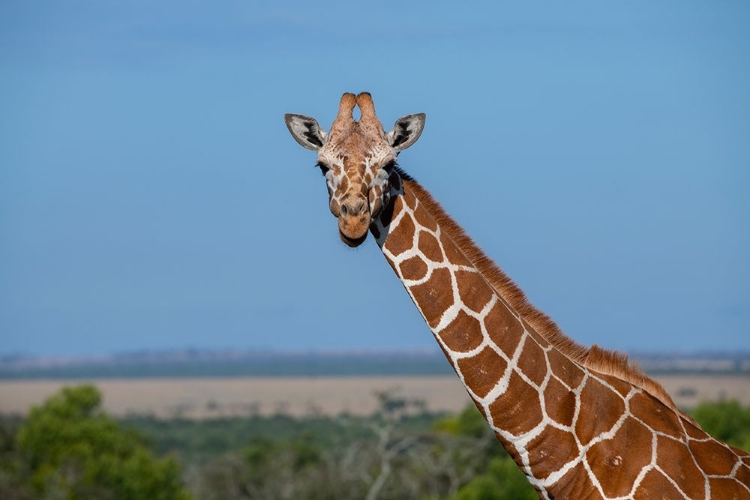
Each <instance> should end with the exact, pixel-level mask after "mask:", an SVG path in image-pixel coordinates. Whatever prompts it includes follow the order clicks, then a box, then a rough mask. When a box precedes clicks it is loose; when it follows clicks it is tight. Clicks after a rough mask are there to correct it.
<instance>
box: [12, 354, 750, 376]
mask: <svg viewBox="0 0 750 500" xmlns="http://www.w3.org/2000/svg"><path fill="white" fill-rule="evenodd" d="M631 357H632V358H633V359H634V360H636V361H637V362H638V364H639V365H640V366H641V367H642V368H643V369H644V370H645V371H646V372H647V373H650V374H653V375H657V374H735V375H736V374H748V375H750V351H747V352H734V353H721V352H711V353H634V354H633V355H632V356H631ZM450 373H452V369H451V368H450V365H449V364H448V362H447V361H446V360H445V358H444V356H443V354H442V353H441V352H440V351H437V350H432V349H423V350H380V351H376V350H362V351H301V352H274V351H253V350H244V351H243V350H204V349H184V350H173V351H138V352H127V353H118V354H111V355H102V356H81V357H32V356H20V355H19V356H4V357H0V379H6V380H7V379H93V378H97V379H101V378H138V377H240V376H259V377H260V376H264V377H268V376H271V377H273V376H279V377H283V376H290V377H291V376H311V377H316V376H370V375H394V376H397V375H398V376H400V375H446V374H450Z"/></svg>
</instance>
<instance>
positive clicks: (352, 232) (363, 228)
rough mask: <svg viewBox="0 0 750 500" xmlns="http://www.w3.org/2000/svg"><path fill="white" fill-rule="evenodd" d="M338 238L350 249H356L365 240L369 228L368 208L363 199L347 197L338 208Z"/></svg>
mask: <svg viewBox="0 0 750 500" xmlns="http://www.w3.org/2000/svg"><path fill="white" fill-rule="evenodd" d="M339 211H340V214H339V236H340V237H341V241H343V242H344V243H346V244H347V245H348V246H350V247H357V246H359V245H361V244H362V243H363V242H364V241H365V239H367V230H368V229H369V227H370V207H369V206H368V205H367V200H366V199H365V198H364V197H359V196H356V197H355V196H349V197H347V198H346V199H344V200H343V201H342V203H341V207H340V208H339Z"/></svg>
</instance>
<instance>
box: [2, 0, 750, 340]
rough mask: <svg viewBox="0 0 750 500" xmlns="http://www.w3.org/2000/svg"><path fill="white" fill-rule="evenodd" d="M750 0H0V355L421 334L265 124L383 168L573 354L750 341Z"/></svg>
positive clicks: (287, 141) (302, 160)
mask: <svg viewBox="0 0 750 500" xmlns="http://www.w3.org/2000/svg"><path fill="white" fill-rule="evenodd" d="M748 88H750V4H748V3H747V2H740V1H737V2H731V1H727V2H708V1H704V2H694V1H674V2H648V1H636V2H627V3H625V2H601V1H588V2H565V3H564V4H562V3H553V2H542V3H534V4H533V5H532V4H531V3H529V2H523V3H522V2H514V3H504V2H477V3H464V4H462V5H459V4H458V3H456V2H419V1H415V2H394V1H384V2H375V3H372V2H370V3H366V4H364V3H363V4H359V3H354V2H324V3H320V2H318V3H310V2H298V1H294V2H270V3H269V2H225V3H219V2H200V1H191V2H173V1H163V2H139V1H134V2H115V1H84V0H74V1H71V2H25V1H16V0H4V1H3V2H2V3H0V109H1V110H2V111H1V112H0V355H3V354H11V353H26V354H44V355H78V354H94V353H106V352H112V351H123V350H139V349H169V348H183V347H205V348H242V349H245V348H253V349H279V350H300V349H301V350H307V349H350V348H357V349H360V348H363V349H367V348H401V347H410V348H413V347H417V348H419V347H431V346H433V345H434V340H433V339H432V337H431V335H430V333H429V331H428V330H427V328H426V327H425V326H424V324H423V322H422V320H421V318H420V317H419V316H418V314H417V312H416V309H415V308H414V307H413V306H412V304H411V302H410V301H409V299H408V297H407V295H406V293H405V292H404V291H403V289H402V288H401V285H400V284H399V282H398V281H397V279H396V278H395V276H394V275H393V274H392V273H391V271H390V270H389V268H388V267H387V265H386V263H385V261H384V259H383V258H382V257H381V256H380V254H379V251H378V250H377V247H376V245H375V244H374V242H373V241H372V239H370V240H368V241H367V242H366V244H365V245H363V246H362V247H360V248H359V249H356V250H350V249H348V248H345V247H344V245H343V244H342V243H341V242H340V241H339V240H338V237H337V232H336V231H337V230H336V223H335V220H334V219H333V218H332V217H331V215H330V213H329V212H328V209H327V199H326V190H325V186H324V183H323V180H322V178H321V177H320V174H319V173H318V172H317V171H316V170H315V169H314V168H313V165H314V163H315V158H314V154H312V153H311V152H309V151H306V150H304V149H302V148H300V147H299V146H298V145H297V144H296V143H295V142H294V140H293V139H292V138H291V137H290V136H289V135H288V132H287V131H286V128H285V126H284V122H283V114H284V113H287V112H292V113H300V114H307V115H311V116H314V117H316V118H317V119H318V121H319V122H320V123H321V124H322V125H323V126H324V127H325V128H327V127H328V126H329V124H330V122H331V121H332V119H333V117H334V116H335V112H336V107H337V103H338V99H339V97H340V95H341V93H343V92H346V91H350V92H361V91H369V92H371V93H372V94H373V97H374V99H375V104H376V108H377V110H378V114H379V116H380V118H381V120H382V121H383V122H384V124H385V125H386V126H387V127H389V126H390V125H391V124H392V123H393V122H394V121H395V120H396V119H397V118H398V117H400V116H402V115H405V114H409V113H418V112H424V113H427V125H426V128H425V132H424V134H423V135H422V138H421V139H420V141H419V142H418V143H417V144H416V145H415V146H413V147H412V148H411V149H410V150H409V151H407V152H405V153H404V154H402V155H401V159H400V163H401V166H402V167H403V168H404V169H405V170H407V171H408V172H409V173H410V174H412V175H413V176H415V177H416V178H417V179H419V180H420V182H421V183H422V184H423V185H424V186H425V187H426V188H427V189H429V190H431V191H432V193H433V194H434V195H435V196H436V198H437V199H438V200H440V201H441V203H442V204H443V205H444V206H445V208H446V209H447V210H448V211H449V212H450V213H451V214H452V215H453V216H454V217H455V218H456V219H457V221H458V222H459V223H460V224H462V225H463V226H464V227H465V228H466V230H467V231H468V232H469V234H470V235H472V236H473V237H474V239H475V240H476V241H477V243H479V244H480V245H481V246H482V247H483V248H484V249H485V251H486V252H487V253H488V254H489V255H490V256H492V257H493V258H494V259H495V260H496V262H497V263H498V264H499V265H500V266H501V267H503V268H504V269H505V270H506V271H507V272H508V273H509V274H510V275H511V276H512V277H513V278H514V279H515V280H516V281H517V282H518V283H519V284H520V285H521V287H522V288H523V289H524V290H526V292H527V294H528V295H529V296H530V298H531V300H532V301H533V302H534V303H535V304H536V305H537V306H539V307H540V308H541V309H542V310H544V311H545V312H547V313H548V314H549V315H551V316H552V317H553V319H555V320H556V321H557V322H558V323H559V324H560V325H561V327H562V328H563V330H564V331H566V333H568V334H569V335H570V336H572V337H573V338H575V339H576V340H578V341H579V342H582V343H586V344H591V343H597V344H599V345H601V346H605V347H611V348H617V349H624V350H665V349H670V350H673V349H674V350H698V349H711V350H736V349H740V348H747V346H748V345H750V328H749V327H748V324H750V285H749V283H750V264H749V262H750V259H748V256H750V222H748V221H750V197H748V195H747V192H748V187H749V186H750V93H748V91H747V89H748Z"/></svg>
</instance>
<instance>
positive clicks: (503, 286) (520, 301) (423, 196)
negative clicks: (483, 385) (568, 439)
mask: <svg viewBox="0 0 750 500" xmlns="http://www.w3.org/2000/svg"><path fill="white" fill-rule="evenodd" d="M397 171H398V174H399V175H400V176H401V178H402V179H403V181H404V185H405V187H406V186H408V188H409V189H411V190H412V192H413V193H414V195H415V196H416V197H417V199H418V200H419V203H421V204H422V205H424V206H425V208H426V209H427V210H428V211H429V212H430V214H432V216H433V217H434V218H435V220H436V221H437V223H438V224H439V226H440V229H441V231H445V233H446V234H447V235H448V237H449V238H450V239H451V240H452V241H453V243H455V244H456V246H457V247H458V249H459V250H460V251H461V252H462V253H463V254H464V255H465V256H466V257H467V258H468V259H469V261H470V262H471V263H472V264H473V265H474V266H476V268H477V270H479V272H480V273H481V274H482V276H483V277H484V279H485V280H486V281H487V283H488V284H489V285H490V286H491V287H492V288H493V289H494V290H495V291H496V292H497V293H498V295H500V297H502V299H503V300H505V301H506V302H507V303H508V304H509V305H510V306H511V307H512V308H513V309H514V310H515V311H516V312H518V313H519V314H520V315H521V317H523V319H524V320H525V321H526V322H527V323H528V324H529V325H530V326H531V327H532V328H533V329H534V331H536V332H537V333H538V334H539V335H541V336H542V337H543V338H544V339H545V340H546V341H548V342H549V343H550V344H552V345H553V346H554V347H555V348H556V349H557V350H558V351H559V352H560V353H561V354H562V355H564V356H565V357H567V358H568V359H570V360H572V361H573V362H575V363H578V364H580V365H582V366H585V367H586V368H589V369H591V370H593V371H596V372H599V373H602V374H606V375H612V376H614V377H617V378H619V379H621V380H623V381H625V382H628V383H630V384H632V385H633V386H635V387H638V388H640V389H643V390H644V391H645V392H646V393H648V394H650V395H651V396H653V397H655V398H656V399H658V400H659V401H661V402H662V403H663V404H665V405H666V406H667V407H669V408H670V409H672V410H673V411H674V412H675V413H677V414H678V415H680V416H681V417H683V418H684V419H686V420H688V421H689V422H694V420H693V419H692V418H691V417H690V416H689V415H687V414H686V413H685V412H683V411H682V410H680V409H679V408H678V407H677V405H675V403H674V401H672V398H671V397H670V396H669V394H667V391H666V390H664V388H663V387H662V386H661V385H660V384H659V383H658V382H656V381H655V380H653V379H651V378H649V377H648V376H647V375H646V374H645V373H643V371H642V370H641V368H640V367H639V366H638V365H637V363H636V362H635V361H631V360H630V359H629V358H628V356H627V355H626V354H624V353H621V352H618V351H612V350H607V349H602V348H601V347H599V346H598V345H596V344H594V345H592V346H591V347H586V346H584V345H582V344H579V343H577V342H576V341H574V340H573V339H571V338H570V337H568V336H567V335H565V334H564V333H563V332H562V330H561V329H560V327H558V326H557V324H556V323H555V322H554V321H552V319H550V317H549V316H547V315H546V314H545V313H543V312H542V311H540V310H539V309H537V308H536V307H534V305H532V304H531V302H529V300H528V298H527V297H526V294H524V292H523V291H522V290H521V288H519V287H518V285H516V284H515V283H514V282H513V280H512V279H511V278H510V277H509V276H508V275H507V274H505V272H504V271H503V270H502V269H500V267H499V266H498V265H497V264H495V262H494V261H493V260H492V259H490V258H489V257H488V256H487V254H485V253H484V251H482V249H481V248H479V246H478V245H477V244H476V243H474V241H473V240H472V239H471V238H470V237H469V236H468V235H467V234H466V232H465V231H464V229H463V228H462V227H461V226H459V225H458V223H456V221H454V220H453V218H452V217H451V216H450V215H448V213H447V212H446V211H445V210H444V209H443V207H442V206H441V205H440V204H439V203H438V202H437V201H435V199H434V198H433V197H432V195H431V194H430V193H429V191H427V190H426V189H425V188H423V187H422V186H421V185H420V184H419V183H418V182H417V181H416V180H415V179H414V178H413V177H411V176H410V175H409V174H407V173H406V172H404V171H403V170H401V169H400V168H397Z"/></svg>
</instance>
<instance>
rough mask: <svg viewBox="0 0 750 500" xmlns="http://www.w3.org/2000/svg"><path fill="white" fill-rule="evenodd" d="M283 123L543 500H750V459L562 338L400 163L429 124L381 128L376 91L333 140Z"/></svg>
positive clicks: (643, 382)
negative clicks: (378, 253) (370, 241)
mask: <svg viewBox="0 0 750 500" xmlns="http://www.w3.org/2000/svg"><path fill="white" fill-rule="evenodd" d="M356 106H358V107H359V109H360V111H361V118H360V119H359V121H355V120H354V118H353V111H354V108H355V107H356ZM285 121H286V125H287V127H288V129H289V131H290V132H291V134H292V136H293V137H294V139H295V140H296V141H297V142H298V143H299V144H300V145H302V146H303V147H305V148H307V149H310V150H313V151H316V152H317V154H318V157H317V160H318V162H317V166H318V167H319V168H320V170H321V171H322V173H323V175H324V177H325V181H326V185H327V187H328V195H329V208H330V211H331V213H332V214H333V215H334V216H335V217H336V218H337V219H338V230H339V237H340V238H341V240H342V241H343V242H344V243H345V244H346V245H348V246H351V247H356V246H358V245H360V244H362V243H363V242H364V241H365V240H366V238H367V235H368V232H369V233H372V236H373V237H374V239H375V241H376V243H377V245H378V246H379V247H380V249H381V250H382V253H383V255H384V256H385V259H386V261H387V262H388V264H389V265H390V267H391V268H392V269H393V271H394V272H395V274H396V276H398V278H399V279H400V280H401V283H402V284H403V286H404V288H405V289H406V291H407V293H408V294H409V296H410V297H411V299H412V301H413V302H414V304H415V305H416V307H417V309H418V310H419V312H420V313H421V315H422V316H423V318H424V320H425V322H426V323H427V325H428V327H429V328H430V330H431V331H432V333H433V335H434V337H435V339H436V340H437V342H438V344H439V346H440V347H441V349H442V350H443V352H444V354H445V356H446V358H447V359H448V361H449V362H450V363H451V365H452V367H453V369H454V370H455V372H456V374H457V375H458V377H459V378H460V380H461V382H462V383H463V385H464V387H465V388H466V391H467V392H468V394H469V395H470V397H471V398H472V400H473V401H474V404H476V406H477V408H478V409H479V410H480V411H481V413H482V415H483V416H484V418H485V419H486V420H487V423H488V424H489V426H490V427H491V428H492V430H493V431H494V433H495V435H496V437H497V439H498V440H499V441H500V443H501V444H502V446H503V447H505V449H506V450H507V451H508V453H509V454H510V456H511V457H512V458H513V460H514V461H515V462H516V464H517V465H518V467H520V469H521V470H522V471H523V472H524V474H525V475H526V477H527V478H528V480H529V482H530V483H531V485H532V486H533V487H534V488H535V490H536V492H537V494H538V495H539V497H540V498H542V499H547V500H551V499H562V498H572V499H583V498H586V499H607V500H614V499H650V498H659V499H662V498H664V499H673V498H679V499H750V454H748V453H747V452H744V451H742V450H739V449H737V448H733V447H731V446H729V445H726V444H724V443H722V442H719V441H717V440H715V439H713V438H712V437H710V436H709V435H708V434H707V433H706V432H705V431H703V430H702V429H701V428H700V426H699V425H698V424H697V423H696V422H695V421H693V420H692V419H691V418H690V417H689V416H688V415H686V414H685V413H683V412H682V411H680V410H679V409H678V408H677V407H676V406H675V404H674V402H673V401H672V400H671V398H670V397H669V395H668V394H667V393H666V392H665V391H664V389H663V388H662V387H661V386H659V385H658V384H657V383H656V382H654V381H653V380H651V379H649V378H648V377H646V376H645V375H644V374H643V373H642V372H641V371H639V369H638V368H637V367H635V366H634V365H633V364H631V363H630V361H629V360H628V359H627V357H626V356H625V355H623V354H620V353H617V352H612V351H606V350H604V349H601V348H599V347H598V346H596V345H593V346H591V347H590V348H587V347H584V346H582V345H579V344H577V343H575V342H574V341H573V340H571V339H570V338H568V337H567V336H565V335H564V334H563V333H562V332H561V331H560V329H559V328H558V327H557V326H556V325H555V323H553V322H552V320H550V319H549V318H548V317H547V316H546V315H545V314H543V313H542V312H540V311H539V310H538V309H536V308H535V307H534V306H533V305H531V304H530V303H529V301H528V300H527V299H526V297H525V295H524V293H523V292H522V291H521V290H520V288H518V287H517V286H516V285H515V283H514V282H513V281H511V279H510V278H509V277H508V276H507V275H506V274H505V273H504V272H503V271H502V270H501V269H500V268H499V267H497V266H496V265H495V264H494V263H493V262H492V261H491V260H490V259H489V258H488V257H487V256H486V255H485V254H484V253H483V252H482V250H480V249H479V247H478V246H477V245H476V244H474V242H473V241H472V240H471V239H470V238H469V237H468V236H467V235H466V234H465V233H464V231H463V229H462V228H461V227H460V226H459V225H458V224H457V223H456V222H455V221H454V220H453V219H452V218H451V217H450V216H449V215H448V214H447V213H446V212H445V211H444V210H443V209H442V207H441V206H440V205H439V204H438V203H437V202H436V201H435V200H434V199H433V198H432V196H431V195H430V193H429V192H428V191H427V190H425V189H424V188H423V187H422V186H420V185H419V184H418V183H417V182H416V181H415V180H414V179H413V178H412V177H411V176H409V175H408V174H406V172H404V171H403V170H402V169H401V168H400V167H399V166H398V165H397V163H396V159H397V157H398V155H399V153H400V152H401V151H403V150H405V149H406V148H408V147H410V146H411V145H412V144H414V143H415V142H416V141H417V139H418V138H419V136H420V135H421V133H422V130H423V128H424V123H425V115H424V114H414V115H407V116H404V117H402V118H400V119H398V120H397V121H396V123H395V125H394V127H393V129H392V130H391V131H390V132H385V130H384V129H383V126H382V124H381V122H380V120H379V119H378V118H377V116H376V114H375V108H374V104H373V101H372V97H371V96H370V94H368V93H361V94H359V95H356V96H355V95H354V94H351V93H345V94H344V95H343V96H342V98H341V101H340V104H339V111H338V115H337V116H336V119H335V120H334V122H333V124H332V125H331V128H330V131H328V132H325V131H324V130H323V129H322V128H321V127H320V125H318V122H317V121H316V120H315V119H313V118H310V117H307V116H303V115H295V114H287V115H285Z"/></svg>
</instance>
